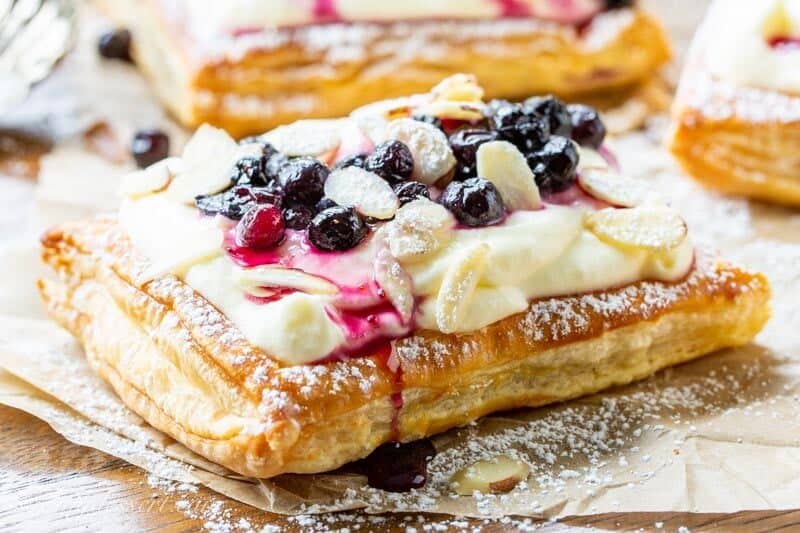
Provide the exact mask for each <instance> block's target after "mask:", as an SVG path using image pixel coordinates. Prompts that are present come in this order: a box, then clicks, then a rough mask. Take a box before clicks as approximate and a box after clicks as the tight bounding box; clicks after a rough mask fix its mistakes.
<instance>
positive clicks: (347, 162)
mask: <svg viewBox="0 0 800 533" xmlns="http://www.w3.org/2000/svg"><path fill="white" fill-rule="evenodd" d="M366 161H367V156H366V154H358V155H351V156H350V157H348V158H345V159H342V160H341V161H339V162H338V163H336V165H334V167H333V168H335V169H337V170H338V169H342V168H347V167H358V168H364V163H365V162H366Z"/></svg>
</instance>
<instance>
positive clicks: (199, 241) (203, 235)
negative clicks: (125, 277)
mask: <svg viewBox="0 0 800 533" xmlns="http://www.w3.org/2000/svg"><path fill="white" fill-rule="evenodd" d="M222 253H223V250H222V232H221V231H219V230H218V229H217V228H216V227H214V226H213V225H200V226H198V227H195V228H192V229H191V230H189V231H186V232H182V233H181V237H180V238H179V239H175V240H174V242H173V243H172V245H171V246H169V248H166V249H165V251H164V253H162V254H158V256H157V257H158V259H156V260H155V261H153V262H151V263H150V264H149V265H148V266H147V267H146V268H145V270H144V271H143V272H141V273H140V274H139V275H138V276H137V278H136V281H137V283H139V284H144V283H147V282H149V281H152V280H154V279H156V278H159V277H161V276H165V275H167V274H174V275H176V276H182V275H183V274H185V273H186V271H187V270H189V269H190V268H191V267H193V266H194V265H198V264H200V263H205V262H206V261H210V260H211V259H214V258H215V257H218V256H220V255H222Z"/></svg>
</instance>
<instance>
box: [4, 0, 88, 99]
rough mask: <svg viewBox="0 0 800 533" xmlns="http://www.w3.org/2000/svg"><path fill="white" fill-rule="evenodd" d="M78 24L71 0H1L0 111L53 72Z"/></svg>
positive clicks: (71, 39)
mask: <svg viewBox="0 0 800 533" xmlns="http://www.w3.org/2000/svg"><path fill="white" fill-rule="evenodd" d="M75 26H76V23H75V9H74V6H73V5H72V2H71V0H0V115H2V114H3V113H4V112H5V111H6V110H8V109H11V108H12V107H13V106H14V105H17V104H19V103H21V102H22V100H24V99H25V97H26V96H27V94H28V92H29V91H30V88H31V87H32V86H33V85H35V84H36V83H38V82H40V81H42V80H43V79H44V78H46V77H47V75H48V74H50V72H51V71H52V70H53V68H54V67H55V65H56V63H58V61H59V60H60V59H61V58H62V57H63V56H64V54H66V53H67V51H68V50H69V49H70V48H71V46H72V44H73V42H74V39H75Z"/></svg>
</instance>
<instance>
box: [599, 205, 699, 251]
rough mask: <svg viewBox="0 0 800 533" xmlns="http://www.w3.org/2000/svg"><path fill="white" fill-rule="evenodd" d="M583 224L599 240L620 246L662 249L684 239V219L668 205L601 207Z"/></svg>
mask: <svg viewBox="0 0 800 533" xmlns="http://www.w3.org/2000/svg"><path fill="white" fill-rule="evenodd" d="M584 225H585V226H586V227H587V228H588V229H589V230H590V231H592V233H594V234H595V235H596V236H597V237H598V238H599V239H600V240H602V241H604V242H607V243H609V244H612V245H616V246H620V247H623V248H633V249H640V250H649V251H653V252H664V251H668V250H672V249H674V248H676V247H678V246H680V244H681V243H683V241H684V240H685V239H686V236H687V233H688V230H687V227H686V222H684V220H683V219H682V218H681V217H680V215H679V214H678V213H677V212H675V211H674V210H673V209H670V208H669V207H660V206H642V207H633V208H629V209H614V208H609V209H602V210H600V211H595V212H593V213H589V214H588V215H586V218H585V219H584Z"/></svg>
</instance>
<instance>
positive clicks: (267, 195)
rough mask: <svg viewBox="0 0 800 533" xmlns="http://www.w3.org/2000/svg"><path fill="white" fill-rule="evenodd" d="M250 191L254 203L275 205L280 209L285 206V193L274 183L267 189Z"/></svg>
mask: <svg viewBox="0 0 800 533" xmlns="http://www.w3.org/2000/svg"><path fill="white" fill-rule="evenodd" d="M249 191H250V196H251V197H252V199H253V200H252V201H253V203H256V204H273V205H277V206H278V207H280V206H281V204H283V191H282V190H281V189H280V188H279V187H278V185H277V184H276V183H274V182H273V183H270V184H268V185H266V186H265V187H251V188H250V189H249Z"/></svg>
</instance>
